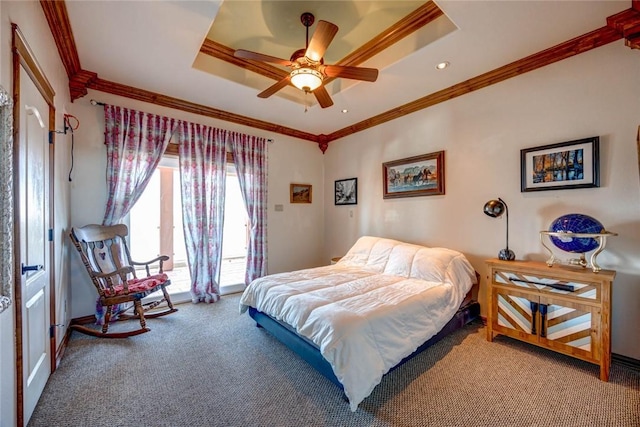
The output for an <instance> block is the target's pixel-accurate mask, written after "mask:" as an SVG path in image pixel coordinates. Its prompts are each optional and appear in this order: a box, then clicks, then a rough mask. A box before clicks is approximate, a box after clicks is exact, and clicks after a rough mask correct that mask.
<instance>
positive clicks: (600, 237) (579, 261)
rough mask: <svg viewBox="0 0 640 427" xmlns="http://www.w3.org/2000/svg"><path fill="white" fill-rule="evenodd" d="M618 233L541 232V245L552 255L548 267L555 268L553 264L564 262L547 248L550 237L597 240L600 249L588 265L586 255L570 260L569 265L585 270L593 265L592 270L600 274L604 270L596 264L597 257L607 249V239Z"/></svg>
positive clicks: (594, 252)
mask: <svg viewBox="0 0 640 427" xmlns="http://www.w3.org/2000/svg"><path fill="white" fill-rule="evenodd" d="M617 235H618V234H617V233H612V232H610V231H603V232H602V233H571V232H566V231H541V232H540V243H542V246H544V248H545V249H546V250H548V251H549V254H550V255H551V256H550V258H549V259H548V260H547V265H548V266H549V267H553V264H555V263H561V262H562V260H560V259H559V258H557V257H556V256H555V254H554V253H553V251H552V250H551V248H550V247H549V246H547V244H546V243H545V240H548V241H550V240H551V239H550V237H551V236H553V237H564V238H570V239H586V238H591V239H595V240H597V241H598V247H597V249H596V250H595V251H593V253H592V254H591V257H590V258H589V263H587V259H586V257H585V254H584V253H581V254H580V258H572V259H569V261H568V263H569V264H570V265H579V266H581V267H583V268H586V267H588V266H589V264H590V265H591V269H592V270H593V272H594V273H597V272H599V271H600V270H602V268H601V267H600V266H599V265H598V263H597V262H596V257H597V256H598V255H599V254H600V252H602V251H603V250H604V248H605V246H606V245H607V237H609V236H617ZM544 236H548V237H549V239H545V238H544Z"/></svg>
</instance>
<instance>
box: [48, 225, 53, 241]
mask: <svg viewBox="0 0 640 427" xmlns="http://www.w3.org/2000/svg"><path fill="white" fill-rule="evenodd" d="M49 241H50V242H53V228H50V229H49Z"/></svg>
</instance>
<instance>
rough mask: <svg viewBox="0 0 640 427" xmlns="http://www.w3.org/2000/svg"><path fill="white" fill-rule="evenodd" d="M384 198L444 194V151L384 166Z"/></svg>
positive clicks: (396, 161)
mask: <svg viewBox="0 0 640 427" xmlns="http://www.w3.org/2000/svg"><path fill="white" fill-rule="evenodd" d="M382 186H383V192H382V194H383V198H385V199H391V198H395V197H414V196H434V195H438V194H444V151H437V152H435V153H430V154H424V155H421V156H415V157H408V158H406V159H400V160H394V161H392V162H386V163H383V164H382Z"/></svg>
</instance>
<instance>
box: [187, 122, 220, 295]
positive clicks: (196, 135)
mask: <svg viewBox="0 0 640 427" xmlns="http://www.w3.org/2000/svg"><path fill="white" fill-rule="evenodd" d="M225 137H226V131H224V130H221V129H216V128H212V127H209V126H204V125H199V124H195V123H187V122H182V123H181V124H180V131H179V136H178V143H179V146H180V148H179V150H180V151H179V153H180V179H181V183H182V184H181V187H182V221H183V225H184V237H185V245H186V249H187V258H188V262H189V271H190V272H191V301H192V302H194V303H198V302H209V303H211V302H216V301H218V300H219V299H220V286H219V283H220V264H221V261H222V232H223V226H224V200H225V179H226V149H225Z"/></svg>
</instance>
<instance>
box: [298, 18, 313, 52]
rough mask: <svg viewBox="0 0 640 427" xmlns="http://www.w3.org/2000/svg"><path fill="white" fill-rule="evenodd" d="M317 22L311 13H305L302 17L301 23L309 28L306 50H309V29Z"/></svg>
mask: <svg viewBox="0 0 640 427" xmlns="http://www.w3.org/2000/svg"><path fill="white" fill-rule="evenodd" d="M315 21H316V17H315V16H313V13H311V12H304V13H303V14H302V15H300V22H302V25H304V26H305V27H306V28H307V40H306V44H305V45H304V46H305V49H308V48H309V27H310V26H312V25H313V23H314V22H315Z"/></svg>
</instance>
